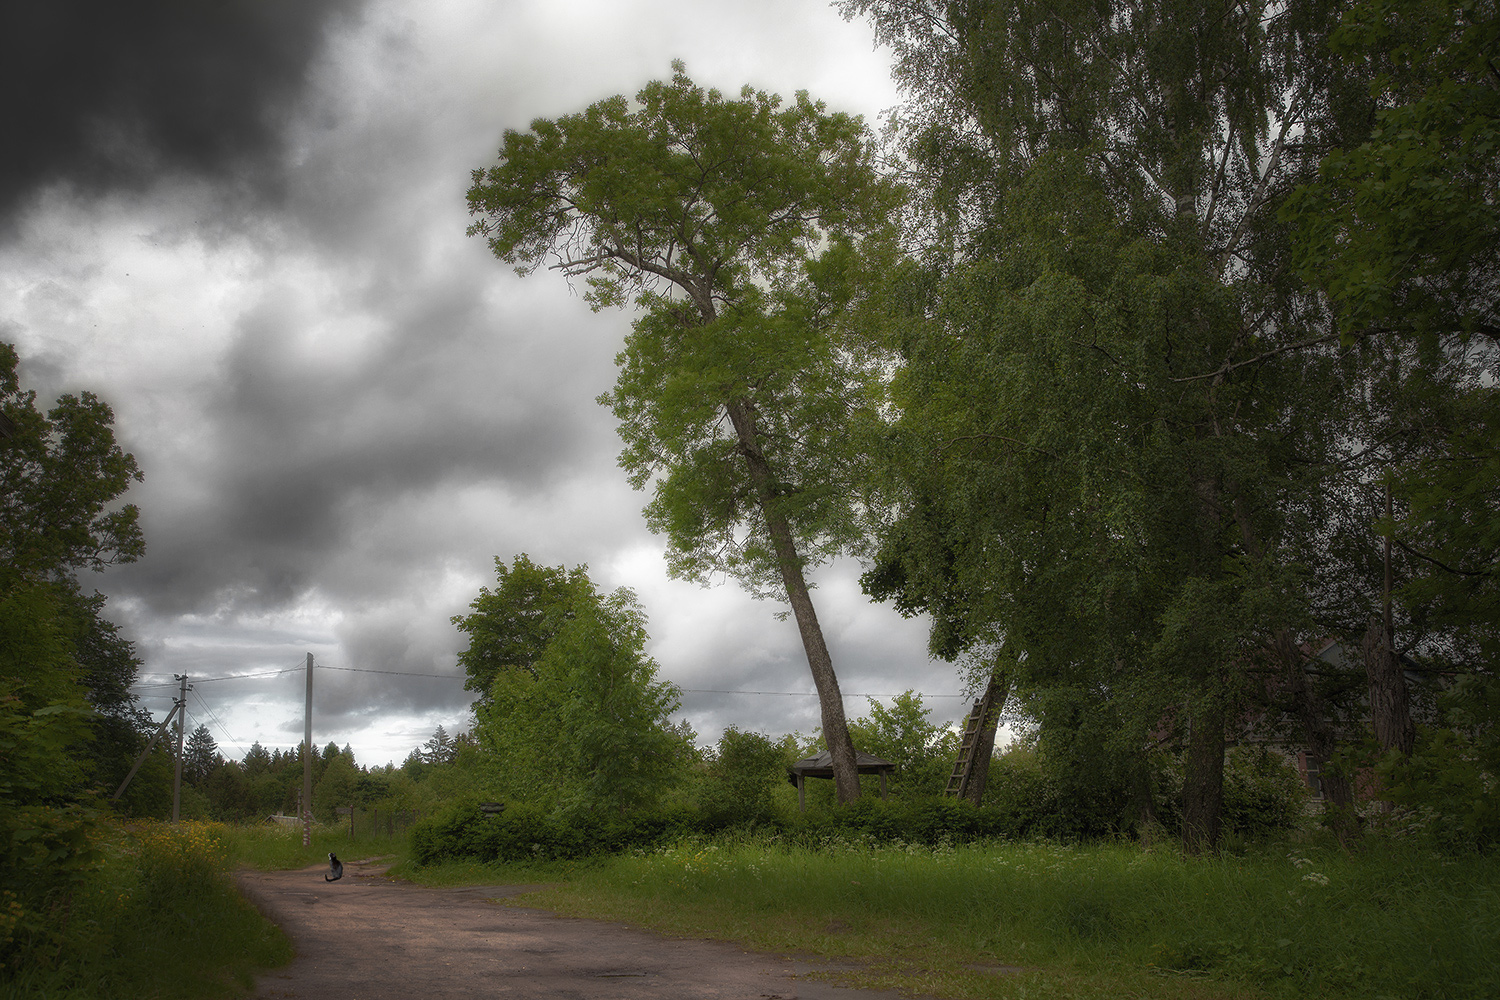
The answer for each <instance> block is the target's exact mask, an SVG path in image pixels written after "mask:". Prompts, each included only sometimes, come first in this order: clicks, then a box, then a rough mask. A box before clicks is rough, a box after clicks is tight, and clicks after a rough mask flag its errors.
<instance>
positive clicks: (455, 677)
mask: <svg viewBox="0 0 1500 1000" xmlns="http://www.w3.org/2000/svg"><path fill="white" fill-rule="evenodd" d="M317 668H318V669H319V670H347V671H349V672H350V673H356V674H392V675H395V676H397V677H442V678H444V679H446V680H450V681H461V680H464V679H465V676H466V675H464V674H419V673H416V672H415V671H411V670H375V669H373V668H371V667H330V666H328V665H327V664H325V663H319V664H318V667H317ZM297 669H298V670H300V669H302V668H301V667H298V668H297Z"/></svg>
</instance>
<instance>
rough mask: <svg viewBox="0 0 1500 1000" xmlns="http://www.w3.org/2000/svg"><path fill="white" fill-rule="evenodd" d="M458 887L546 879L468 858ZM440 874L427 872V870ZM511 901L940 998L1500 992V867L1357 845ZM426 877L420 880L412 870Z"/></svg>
mask: <svg viewBox="0 0 1500 1000" xmlns="http://www.w3.org/2000/svg"><path fill="white" fill-rule="evenodd" d="M469 867H470V868H471V869H472V871H470V872H469V873H468V875H469V876H470V878H471V880H472V881H475V882H484V881H506V880H509V881H546V880H547V873H546V872H542V871H531V870H528V871H526V872H516V871H514V870H513V869H512V870H510V871H509V879H507V878H505V877H504V874H505V872H504V870H502V869H497V868H496V867H493V866H480V865H475V866H469ZM445 870H446V869H445V868H438V869H430V870H428V871H430V873H431V875H432V876H434V877H436V878H437V879H440V880H445V879H446V878H452V877H453V876H454V875H457V874H458V873H456V872H454V873H450V874H449V875H448V876H446V877H445V876H444V875H443V874H442V873H443V872H444V871H445ZM551 877H552V878H553V879H562V881H561V882H560V884H558V885H555V886H554V887H552V888H550V889H548V890H546V891H544V892H541V893H537V894H534V895H529V896H527V897H525V898H524V900H523V901H522V902H524V904H525V905H536V906H543V907H547V908H549V909H556V910H558V911H561V912H564V913H568V914H572V915H578V916H594V917H603V918H607V919H616V920H623V921H627V922H629V923H632V924H637V925H644V926H649V927H654V928H657V929H660V930H664V931H667V932H669V933H678V934H690V935H705V936H711V937H719V938H726V939H731V940H735V941H740V942H743V943H746V944H749V945H752V946H755V947H760V948H767V949H772V950H780V951H801V952H813V953H817V954H821V955H828V956H849V957H857V958H861V959H864V960H867V961H868V962H869V963H870V966H869V969H868V971H866V972H864V973H861V974H858V975H856V976H854V977H852V979H851V981H852V982H857V983H859V984H861V985H878V986H886V987H898V988H902V989H907V990H911V991H914V992H918V993H926V994H932V995H938V996H951V997H1018V998H1019V997H1022V996H1025V997H1065V996H1066V997H1085V998H1086V997H1099V998H1104V997H1111V998H1115V997H1131V996H1139V997H1146V996H1150V997H1172V998H1176V997H1182V998H1188V997H1191V998H1202V1000H1209V998H1216V1000H1228V998H1235V1000H1251V998H1292V997H1296V998H1299V1000H1301V998H1330V1000H1332V998H1338V1000H1346V998H1349V1000H1352V998H1355V997H1359V998H1366V997H1401V998H1412V1000H1424V998H1433V1000H1437V998H1443V1000H1458V998H1465V997H1474V998H1480V997H1494V996H1500V861H1497V859H1496V858H1494V857H1482V856H1474V857H1467V858H1462V859H1454V858H1443V857H1440V856H1435V855H1432V854H1429V853H1425V852H1422V851H1418V850H1416V849H1411V848H1404V847H1398V846H1391V845H1378V844H1377V845H1374V846H1372V847H1370V848H1369V849H1368V850H1366V851H1364V852H1362V853H1359V854H1346V853H1344V852H1341V851H1338V850H1336V849H1333V848H1331V847H1322V848H1320V847H1313V846H1308V845H1295V844H1294V845H1280V846H1268V847H1263V848H1259V849H1256V850H1253V851H1250V852H1248V853H1246V854H1244V855H1243V856H1239V857H1232V856H1221V857H1217V858H1187V857H1184V856H1182V855H1181V854H1180V853H1179V852H1177V851H1176V850H1172V849H1161V848H1158V849H1156V850H1153V851H1142V850H1141V849H1140V848H1139V847H1137V846H1134V845H1129V844H1119V845H1096V846H1087V847H1070V846H1059V845H1047V844H1000V845H990V846H983V847H965V848H956V849H941V848H940V849H927V848H916V847H899V846H898V847H874V846H868V845H863V844H857V843H849V842H840V841H835V842H831V843H827V844H824V845H822V846H820V847H817V848H808V847H797V846H789V845H785V844H779V843H776V842H771V841H764V840H757V839H754V838H739V839H735V838H720V839H717V840H713V841H699V842H688V843H683V844H680V845H677V846H675V847H671V848H666V849H661V850H657V851H654V852H639V853H636V854H634V855H629V856H622V857H619V858H615V859H612V860H606V861H601V862H599V863H596V864H593V865H583V866H576V867H574V868H572V869H571V870H568V871H566V872H564V871H561V870H558V871H554V872H552V875H551ZM423 880H424V881H427V879H423Z"/></svg>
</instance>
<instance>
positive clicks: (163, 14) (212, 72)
mask: <svg viewBox="0 0 1500 1000" xmlns="http://www.w3.org/2000/svg"><path fill="white" fill-rule="evenodd" d="M361 5H362V0H212V2H206V0H134V2H130V3H124V2H121V0H44V2H24V0H23V2H13V3H6V4H4V5H0V93H3V94H4V95H5V100H4V101H3V102H0V135H4V136H5V145H6V153H5V156H4V157H0V219H3V218H4V217H6V216H9V215H10V214H11V213H12V212H13V211H14V209H15V208H16V206H17V204H18V203H19V202H20V201H21V200H22V199H24V198H25V196H26V195H27V194H28V193H29V192H31V191H32V190H34V189H35V188H37V187H38V186H39V185H42V184H45V183H50V182H55V181H68V182H71V183H72V184H74V185H77V186H79V187H81V188H84V189H86V190H92V191H99V190H105V189H110V188H115V187H122V186H123V187H134V186H140V185H144V184H146V183H148V182H150V181H152V180H153V179H154V178H156V177H157V176H159V175H161V174H163V173H171V172H186V173H191V174H197V175H204V176H211V177H230V176H233V177H238V178H242V179H249V180H252V181H257V182H258V183H259V184H264V183H265V181H266V179H267V175H268V174H269V172H270V168H271V167H272V166H273V165H274V163H275V159H276V157H277V154H278V153H279V151H280V141H281V140H280V135H281V129H282V127H283V126H284V124H285V121H286V119H287V117H288V116H289V115H290V113H291V111H292V108H293V106H294V105H295V103H296V101H297V98H298V95H299V94H300V92H301V90H302V87H303V86H304V83H305V80H306V76H307V71H308V68H309V65H310V63H311V62H312V60H313V58H314V56H315V55H316V54H317V52H318V51H319V49H320V48H321V46H322V43H323V39H324V32H325V30H326V28H327V27H328V25H329V23H330V21H332V20H333V19H334V18H335V17H336V16H338V15H342V14H348V13H351V12H353V11H354V10H355V9H356V8H357V7H359V6H361Z"/></svg>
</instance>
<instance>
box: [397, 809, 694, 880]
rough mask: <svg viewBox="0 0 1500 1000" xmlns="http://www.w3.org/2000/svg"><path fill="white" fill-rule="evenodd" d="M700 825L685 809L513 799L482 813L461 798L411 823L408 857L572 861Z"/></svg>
mask: <svg viewBox="0 0 1500 1000" xmlns="http://www.w3.org/2000/svg"><path fill="white" fill-rule="evenodd" d="M699 829H701V822H700V820H699V819H698V815H697V814H696V813H694V812H690V811H687V810H668V809H660V810H652V811H642V812H639V813H633V814H627V815H620V814H617V813H602V812H573V813H564V812H557V811H548V810H546V809H544V808H542V807H539V806H534V805H511V806H507V807H506V809H505V811H504V812H502V813H500V814H499V815H486V814H485V813H483V812H482V811H481V810H480V808H479V806H478V804H477V803H474V802H459V803H454V804H453V805H450V806H449V807H448V808H447V809H444V810H443V811H441V812H439V813H437V814H436V815H434V816H432V817H429V818H428V819H425V820H422V821H421V822H420V823H417V824H416V825H415V826H413V827H412V831H411V846H412V860H413V861H414V862H416V863H417V864H419V865H432V864H440V863H442V862H444V861H458V860H473V861H482V862H489V861H503V862H511V863H514V862H522V861H572V860H577V859H579V858H585V857H589V856H590V855H593V854H615V853H619V852H620V851H625V850H629V849H631V848H633V847H645V846H649V845H651V844H655V843H658V842H660V841H662V840H666V839H670V838H672V837H680V836H682V835H683V834H686V833H691V832H696V831H697V830H699Z"/></svg>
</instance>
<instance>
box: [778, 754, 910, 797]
mask: <svg viewBox="0 0 1500 1000" xmlns="http://www.w3.org/2000/svg"><path fill="white" fill-rule="evenodd" d="M854 763H855V766H856V767H857V768H858V769H859V773H860V774H878V775H880V797H881V798H882V799H883V798H885V797H886V776H887V775H889V774H890V773H891V772H892V771H894V770H895V769H896V765H895V764H892V763H891V762H890V761H888V760H881V759H880V758H879V757H876V756H874V755H873V754H868V753H865V752H864V751H863V750H856V751H855V752H854ZM832 777H833V753H832V752H831V751H828V750H824V751H823V752H822V753H820V754H815V755H814V756H812V757H804V758H802V759H801V760H799V761H797V763H795V764H793V765H792V766H791V767H789V768H787V769H786V780H787V781H790V782H791V783H792V784H794V785H796V786H797V808H798V809H800V810H802V811H803V812H807V787H806V785H805V784H804V782H806V780H807V779H808V778H830V779H831V778H832Z"/></svg>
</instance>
